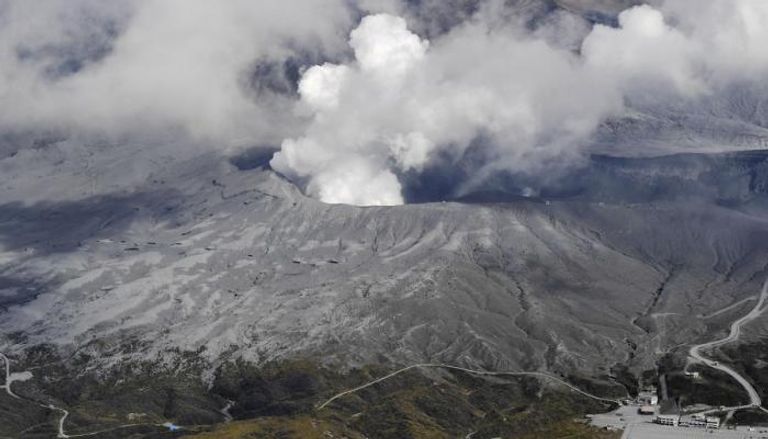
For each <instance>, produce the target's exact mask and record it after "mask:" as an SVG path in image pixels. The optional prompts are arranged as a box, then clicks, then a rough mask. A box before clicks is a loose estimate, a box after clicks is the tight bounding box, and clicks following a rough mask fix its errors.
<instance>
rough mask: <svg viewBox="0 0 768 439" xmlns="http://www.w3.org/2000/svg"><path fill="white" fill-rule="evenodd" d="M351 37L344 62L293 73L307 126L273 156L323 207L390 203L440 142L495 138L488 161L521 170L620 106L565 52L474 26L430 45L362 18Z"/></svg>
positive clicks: (381, 21)
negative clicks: (350, 52)
mask: <svg viewBox="0 0 768 439" xmlns="http://www.w3.org/2000/svg"><path fill="white" fill-rule="evenodd" d="M350 45H351V46H352V48H353V49H354V52H355V62H352V63H350V64H349V65H343V66H337V65H329V64H325V65H321V66H315V67H312V68H310V69H309V70H307V72H306V73H305V74H304V77H303V79H302V81H301V86H300V90H301V99H302V104H303V105H304V107H305V109H306V110H308V111H310V112H311V114H312V117H313V120H312V123H311V124H310V126H309V127H308V128H307V130H306V133H305V135H304V136H302V137H299V138H295V139H288V140H285V141H284V142H283V145H282V149H281V152H280V153H279V154H278V155H277V156H276V157H275V159H274V160H273V161H272V165H273V167H274V168H275V169H277V170H278V171H281V172H283V173H284V174H286V175H288V176H289V177H291V178H294V179H308V184H307V190H308V192H309V193H310V194H311V195H313V196H317V197H319V198H320V199H321V200H323V201H326V202H329V203H350V204H385V205H387V204H400V203H402V202H403V197H402V193H401V192H402V190H401V186H400V183H399V182H398V178H397V176H398V174H401V173H404V172H408V171H416V172H418V171H420V170H421V169H422V168H423V167H424V166H425V165H426V164H427V163H428V162H429V161H430V159H431V157H432V156H433V154H434V153H435V152H436V151H437V150H440V149H449V150H450V152H451V153H452V154H453V155H455V156H457V157H458V156H461V155H462V154H463V152H464V150H465V149H466V148H467V147H468V146H469V144H470V143H471V142H472V140H473V139H474V138H475V137H476V136H478V135H479V134H483V135H484V136H487V137H488V138H490V139H492V141H493V144H494V145H495V148H496V149H495V151H496V160H495V165H494V166H500V167H503V168H505V169H515V168H517V169H522V168H523V167H527V166H529V164H530V162H531V161H534V160H537V159H546V158H548V157H552V156H555V155H558V154H560V153H562V152H564V150H565V149H566V148H568V147H570V146H572V144H573V143H574V142H576V141H578V140H581V139H584V138H586V137H587V136H588V135H589V134H590V133H591V131H592V130H593V129H594V128H595V127H596V126H597V124H598V123H599V122H600V121H601V120H602V119H603V118H604V117H605V116H606V115H607V114H609V113H610V112H612V111H615V110H616V109H617V108H619V106H620V100H619V99H618V96H615V95H612V94H611V93H610V92H605V91H603V90H601V88H600V87H601V85H600V84H598V83H596V82H594V81H593V77H592V76H591V74H590V71H589V70H588V69H586V68H585V67H584V66H583V65H582V63H580V62H579V60H578V59H577V58H576V57H575V56H574V55H573V54H572V53H570V52H568V51H567V50H564V49H558V48H555V47H552V46H550V45H548V44H547V43H545V42H543V41H540V40H533V39H529V38H525V37H521V36H520V35H519V34H516V33H514V32H513V31H512V30H509V29H507V30H493V31H492V30H491V29H489V28H488V27H487V26H486V25H484V24H483V23H481V22H477V23H472V24H469V25H466V26H464V27H462V28H461V29H458V30H456V31H455V32H453V33H451V34H449V35H447V36H445V37H443V38H441V39H440V40H438V41H437V42H435V44H433V45H432V46H431V47H430V45H429V44H428V43H427V42H426V41H424V40H421V39H420V38H419V37H418V36H416V35H415V34H413V33H411V32H410V31H408V29H407V27H406V23H405V21H404V20H403V19H402V18H399V17H395V16H391V15H386V14H380V15H373V16H368V17H365V18H364V19H363V21H362V22H361V23H360V26H359V27H358V28H357V29H355V30H354V31H353V32H352V34H351V38H350Z"/></svg>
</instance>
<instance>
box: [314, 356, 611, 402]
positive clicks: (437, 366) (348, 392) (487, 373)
mask: <svg viewBox="0 0 768 439" xmlns="http://www.w3.org/2000/svg"><path fill="white" fill-rule="evenodd" d="M411 369H450V370H458V371H462V372H466V373H470V374H473V375H485V376H532V377H537V378H543V379H547V380H551V381H556V382H558V383H560V384H562V385H564V386H565V387H568V388H569V389H571V390H573V391H574V392H576V393H580V394H582V395H584V396H586V397H588V398H592V399H595V400H597V401H603V402H610V403H613V404H621V402H620V401H619V400H616V399H609V398H603V397H601V396H597V395H593V394H591V393H589V392H585V391H584V390H581V389H579V388H578V387H576V386H574V385H573V384H570V383H568V382H567V381H564V380H562V379H560V378H558V377H556V376H553V375H549V374H546V373H543V372H492V371H487V370H473V369H467V368H464V367H459V366H451V365H448V364H431V363H423V364H413V365H411V366H407V367H404V368H402V369H398V370H396V371H394V372H392V373H390V374H389V375H385V376H383V377H381V378H377V379H375V380H373V381H369V382H367V383H366V384H363V385H362V386H358V387H355V388H354V389H349V390H345V391H343V392H341V393H337V394H336V395H334V396H332V397H331V398H329V399H328V400H327V401H325V402H324V403H322V404H320V405H318V406H317V409H318V410H322V409H323V408H325V407H326V406H327V405H328V404H330V403H332V402H333V401H335V400H337V399H339V398H343V397H345V396H347V395H351V394H353V393H355V392H358V391H360V390H363V389H365V388H368V387H371V386H373V385H375V384H378V383H380V382H382V381H386V380H388V379H390V378H393V377H395V376H397V375H400V374H401V373H403V372H407V371H409V370H411Z"/></svg>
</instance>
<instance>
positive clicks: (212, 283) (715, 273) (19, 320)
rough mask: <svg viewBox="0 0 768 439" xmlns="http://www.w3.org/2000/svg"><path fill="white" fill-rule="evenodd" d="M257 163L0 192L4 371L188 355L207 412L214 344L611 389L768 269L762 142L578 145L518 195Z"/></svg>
mask: <svg viewBox="0 0 768 439" xmlns="http://www.w3.org/2000/svg"><path fill="white" fill-rule="evenodd" d="M51 148H54V149H55V148H56V146H53V147H51ZM49 152H50V150H49ZM6 160H13V157H11V158H8V159H6ZM264 163H265V160H264V157H263V156H262V154H261V153H257V152H253V151H252V152H248V153H244V154H240V155H237V156H235V157H230V158H217V157H215V156H211V155H204V156H200V157H196V158H194V159H191V160H189V161H183V162H179V163H169V164H168V165H164V166H163V167H162V169H157V170H156V171H155V172H153V173H151V174H150V175H147V182H146V184H143V185H140V186H139V187H138V188H137V189H135V190H132V191H117V192H115V193H111V194H108V195H107V194H104V195H94V196H82V195H81V194H78V193H75V192H73V191H72V188H78V189H82V190H86V189H87V185H85V184H84V185H81V186H75V185H73V186H70V187H68V188H62V187H51V189H50V190H51V191H69V192H68V195H69V197H61V201H57V202H50V201H37V202H31V203H22V202H19V201H12V200H8V201H7V202H6V203H5V204H4V205H3V208H2V209H0V215H1V216H2V222H1V223H0V231H2V242H3V248H4V253H3V261H4V264H3V271H2V282H3V284H2V287H3V288H2V302H1V303H2V307H3V312H2V314H0V327H1V328H2V331H1V332H2V333H3V334H4V336H3V339H2V340H3V341H2V348H1V349H0V352H4V353H5V354H7V355H8V356H9V357H11V358H12V361H14V362H15V364H16V365H17V366H15V367H18V370H30V371H32V373H33V375H35V378H34V379H33V380H32V381H30V382H28V383H16V384H14V385H16V386H32V387H30V389H31V390H30V392H32V394H37V395H38V396H39V397H40V398H43V400H45V398H46V396H45V395H46V394H47V395H57V392H56V391H53V390H52V389H50V379H54V382H56V383H57V384H56V386H57V388H59V392H61V391H62V390H61V389H63V388H67V386H64V387H60V386H63V385H64V383H66V382H69V381H70V380H74V381H72V382H77V380H78V379H85V378H86V377H88V376H91V378H88V379H89V380H96V381H94V382H101V381H100V380H107V381H106V382H108V381H109V378H108V377H109V376H115V375H111V374H115V373H116V372H115V371H121V370H122V371H125V370H126V368H127V369H131V368H133V367H139V365H142V364H144V365H145V366H142V367H149V368H150V369H148V370H155V371H156V372H152V375H154V374H156V373H160V372H158V371H165V372H163V373H168V371H176V372H173V374H175V375H174V376H178V373H180V372H183V373H184V374H187V373H189V374H191V375H190V376H197V377H198V379H200V380H201V381H200V383H199V384H194V386H193V387H192V388H193V389H194V388H198V389H200V390H193V391H190V390H189V385H186V386H185V387H184V388H186V389H188V390H187V391H188V392H191V393H190V394H188V396H187V397H189V398H192V402H190V401H187V402H186V403H185V404H188V405H190V404H191V406H195V405H196V404H197V406H198V408H197V409H196V410H203V412H205V411H206V410H207V411H208V413H209V414H208V415H197V416H193V417H192V418H188V419H186V421H187V422H189V421H190V420H191V421H193V422H195V423H200V422H203V423H210V422H215V418H216V417H217V416H218V415H217V410H219V409H220V408H221V407H217V405H219V406H223V405H224V404H225V402H224V400H225V399H227V398H225V397H224V396H221V395H219V396H216V397H215V398H214V399H212V400H211V399H210V398H212V397H211V396H206V398H207V399H206V398H204V400H207V401H208V402H205V403H203V402H198V403H195V402H194V400H195V399H196V398H199V397H198V396H194V395H200V394H201V392H202V393H203V394H204V393H205V391H204V390H202V389H205V388H206V386H210V385H212V383H214V382H215V381H216V376H217V374H220V373H221V371H222V367H226V365H227V364H231V362H233V361H243V362H245V364H253V365H255V366H258V365H265V364H268V363H272V364H274V363H275V362H277V363H280V362H282V361H290V360H292V359H295V358H308V359H311V360H310V361H311V362H312V363H313V364H316V365H325V366H326V367H334V368H335V367H339V366H340V367H341V370H349V369H350V368H356V367H363V366H366V365H371V364H379V365H392V367H394V366H395V365H408V364H412V363H420V362H435V363H445V364H452V365H459V366H466V367H473V368H477V369H485V370H527V371H547V372H550V373H554V374H558V375H560V376H564V377H568V379H569V380H572V382H574V383H579V385H587V386H588V385H589V384H588V383H589V381H580V380H597V382H600V381H604V382H605V383H612V384H610V385H611V386H614V387H615V389H614V390H612V391H611V392H613V393H614V394H615V393H616V392H618V394H619V395H621V394H625V393H626V391H630V392H631V391H632V389H631V387H632V386H636V385H637V382H636V381H635V380H636V378H634V379H632V378H630V379H629V380H626V379H625V380H623V381H624V382H623V383H622V378H621V377H622V374H624V375H626V373H627V372H628V373H629V374H630V376H632V375H634V376H635V377H639V376H640V375H641V374H642V373H643V372H645V371H653V370H655V368H656V362H657V360H659V359H660V358H661V357H662V356H663V355H665V354H666V353H668V352H669V351H671V350H673V349H674V348H676V347H679V346H680V345H686V344H691V343H693V342H695V341H699V340H705V339H707V337H711V336H712V334H715V333H717V332H718V331H723V330H725V329H726V328H727V327H728V325H729V324H730V322H731V321H733V320H734V319H735V318H737V317H738V316H739V315H740V314H739V312H740V310H741V308H740V307H739V306H738V302H740V301H744V300H745V299H747V298H749V297H753V296H754V295H755V292H756V291H758V290H759V289H760V287H761V285H762V282H764V280H765V277H766V275H768V272H767V270H766V262H765V261H766V260H768V258H767V257H766V256H768V255H766V252H768V246H766V242H768V224H767V223H766V220H765V214H764V212H765V210H764V209H765V193H766V185H765V182H764V178H765V177H764V176H765V175H768V174H766V173H765V171H764V168H765V167H766V166H767V165H768V153H763V152H759V151H757V152H749V153H737V154H721V155H677V156H669V157H662V158H652V159H618V158H610V157H603V156H594V157H593V158H592V159H591V160H590V163H589V164H588V166H586V167H583V168H579V169H575V170H573V171H572V172H571V173H570V174H568V175H566V176H565V177H563V178H562V179H560V180H559V181H560V183H558V184H557V185H542V186H540V187H537V188H536V190H535V191H533V193H534V194H533V195H532V192H531V191H525V190H522V191H518V190H519V188H523V189H524V188H529V189H530V187H529V186H527V185H528V184H529V183H531V182H530V181H527V180H525V178H522V177H521V178H516V177H509V179H507V180H505V181H504V184H505V186H504V190H500V189H499V186H495V187H491V188H489V190H487V191H483V192H479V193H477V194H472V195H470V196H467V197H465V198H464V199H462V200H461V201H447V202H433V203H423V204H411V205H406V206H402V207H391V208H385V207H381V208H358V207H350V206H341V205H337V206H333V205H325V204H322V203H319V202H317V201H315V200H312V199H310V198H307V197H305V196H303V195H302V194H301V193H300V192H299V191H298V190H297V189H296V187H295V186H293V185H292V184H290V183H289V182H287V181H285V180H284V179H282V178H281V177H280V176H279V175H276V174H275V173H273V172H272V171H270V170H269V169H267V168H265V167H264ZM58 177H59V178H60V176H58ZM48 178H51V179H55V178H57V176H53V177H48ZM6 184H7V187H8V190H7V191H6V197H7V198H11V199H12V197H13V196H14V193H15V191H18V192H20V191H22V190H23V189H24V186H26V185H27V184H28V183H27V182H26V181H24V180H8V181H7V182H6ZM523 193H524V194H526V195H528V196H527V197H526V196H522V195H521V194H523ZM730 304H736V305H737V306H734V307H731V308H729V309H726V310H725V311H724V312H720V313H717V311H719V310H721V309H723V308H726V307H727V306H728V305H730ZM762 328H764V325H759V324H757V323H754V324H751V325H750V326H749V327H747V328H745V332H746V333H747V334H746V335H745V336H746V337H750V338H755V339H757V338H758V337H759V335H760V334H761V333H762V331H764V329H762ZM41 348H44V349H43V350H42V351H41V350H40V349H41ZM41 352H43V353H44V355H42V354H41ZM132 365H134V366H132ZM51 367H53V369H46V368H51ZM40 368H42V369H40ZM157 368H159V369H157ZM35 369H40V370H41V371H45V372H41V373H38V372H35ZM73 373H74V374H76V376H72V375H70V374H73ZM122 375H125V376H129V374H124V373H117V376H118V377H119V376H122ZM78 377H79V378H78ZM125 379H126V380H127V381H128V382H131V380H129V379H127V378H125ZM161 381H162V380H161ZM46 382H49V384H45V383H46ZM138 382H141V380H139V381H138ZM343 382H344V380H339V381H337V384H335V385H332V386H331V387H332V388H339V384H338V383H343ZM206 383H207V384H206ZM582 383H583V384H582ZM81 385H82V384H79V385H78V386H81ZM92 385H95V384H92ZM101 385H103V382H102V384H100V386H101ZM622 386H623V387H622ZM46 387H49V390H48V391H46V390H45V388H46ZM150 387H152V386H150ZM341 387H343V385H342V386H341ZM81 391H82V389H81ZM81 391H74V392H75V393H74V395H76V396H73V397H72V398H74V399H71V402H72V403H75V402H76V401H77V403H78V404H82V403H85V402H86V401H87V400H88V398H93V397H94V396H93V395H91V396H90V397H89V396H88V394H85V395H83V394H82V393H81ZM128 393H130V392H128ZM163 394H164V393H162V392H161V395H163ZM312 394H314V392H313V393H312ZM190 395H192V396H190ZM231 396H237V395H231ZM48 397H50V396H48ZM165 397H167V395H166V396H164V397H159V398H160V399H161V400H162V399H163V398H165ZM54 398H56V399H54V400H55V401H59V402H61V401H66V399H65V398H64V396H63V395H61V394H58V396H55V397H54ZM132 398H133V397H131V398H129V401H130V400H132ZM315 398H318V401H315V402H319V395H318V396H316V397H315ZM182 399H183V398H182ZM125 404H126V405H125V406H124V407H123V411H126V412H128V411H130V412H132V411H134V410H133V409H132V408H131V407H130V405H131V404H130V403H129V402H126V403H125ZM158 404H160V403H158ZM200 404H202V406H200ZM206 406H208V407H209V408H207V409H206V408H205V407H206ZM147 411H151V410H150V409H147ZM157 411H158V413H159V415H162V411H161V410H157ZM9 412H12V410H9ZM171 414H172V413H171ZM166 415H168V413H166ZM48 416H53V415H50V414H49V415H48ZM240 416H241V417H249V416H251V415H248V414H247V413H241V414H240ZM73 419H75V421H72V422H77V421H76V418H73ZM84 425H87V423H84Z"/></svg>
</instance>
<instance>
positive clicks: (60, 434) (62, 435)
mask: <svg viewBox="0 0 768 439" xmlns="http://www.w3.org/2000/svg"><path fill="white" fill-rule="evenodd" d="M0 358H1V359H2V360H3V361H4V362H5V381H4V384H3V385H2V386H0V389H5V391H6V392H7V393H8V395H10V396H11V397H12V398H15V399H18V400H22V401H27V402H29V403H32V404H37V405H39V406H40V407H44V408H47V409H49V410H52V411H55V412H59V413H61V417H60V418H59V422H58V425H57V426H58V433H57V434H56V437H57V438H60V439H68V438H76V437H87V436H95V435H97V434H103V433H108V432H110V431H115V430H120V429H123V428H130V427H139V426H148V425H151V426H155V427H165V425H161V424H124V425H119V426H117V427H112V428H108V429H105V430H99V431H93V432H90V433H80V434H67V433H66V432H65V431H64V421H65V420H66V419H67V417H68V416H69V411H67V410H66V409H63V408H61V407H57V406H55V405H53V404H43V403H41V402H39V401H35V400H32V399H27V398H22V397H21V396H19V395H17V394H15V393H13V391H12V390H11V384H12V383H13V382H14V381H15V380H14V379H13V374H11V360H9V359H8V357H6V356H5V354H3V353H0Z"/></svg>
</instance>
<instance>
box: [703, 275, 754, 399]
mask: <svg viewBox="0 0 768 439" xmlns="http://www.w3.org/2000/svg"><path fill="white" fill-rule="evenodd" d="M767 299H768V281H766V282H765V284H763V289H762V291H761V292H760V297H759V299H758V300H757V303H756V304H755V307H754V308H752V310H751V311H750V312H749V313H748V314H747V315H745V316H744V317H742V318H740V319H738V320H736V321H735V322H733V323H732V324H731V330H730V333H729V334H728V336H727V337H725V338H722V339H720V340H715V341H710V342H708V343H702V344H700V345H696V346H692V347H691V350H690V351H689V354H690V356H691V357H693V358H695V359H696V360H698V361H699V362H701V363H704V364H705V365H707V366H709V367H711V368H713V369H717V370H720V371H722V372H725V373H727V374H728V375H730V376H732V377H733V379H735V380H736V381H738V383H739V384H740V385H741V386H742V387H743V388H744V390H746V391H747V394H749V401H750V405H749V406H743V407H733V409H742V408H745V407H761V406H762V400H761V399H760V395H759V394H758V393H757V390H755V388H754V387H753V386H752V384H751V383H750V382H749V381H748V380H747V379H746V378H744V377H743V376H741V375H740V374H739V373H738V372H736V371H735V370H733V369H731V368H730V367H728V366H726V365H723V364H720V363H719V362H717V361H714V360H711V359H709V358H706V357H704V356H703V355H702V354H701V351H702V350H706V349H710V348H714V347H717V346H721V345H724V344H726V343H730V342H732V341H736V340H738V339H739V336H740V335H741V327H742V326H744V325H745V324H747V323H749V322H751V321H752V320H755V319H756V318H758V317H760V315H761V314H762V313H763V305H764V304H765V302H766V300H767ZM730 409H731V408H730V407H729V408H728V410H730ZM761 409H762V408H761ZM762 410H763V411H765V409H762Z"/></svg>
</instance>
